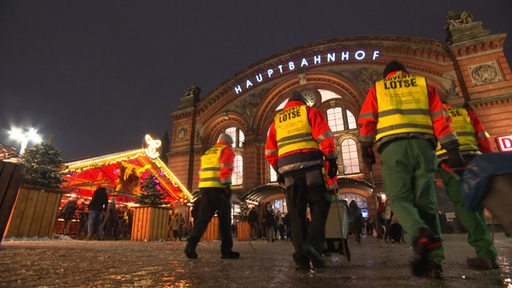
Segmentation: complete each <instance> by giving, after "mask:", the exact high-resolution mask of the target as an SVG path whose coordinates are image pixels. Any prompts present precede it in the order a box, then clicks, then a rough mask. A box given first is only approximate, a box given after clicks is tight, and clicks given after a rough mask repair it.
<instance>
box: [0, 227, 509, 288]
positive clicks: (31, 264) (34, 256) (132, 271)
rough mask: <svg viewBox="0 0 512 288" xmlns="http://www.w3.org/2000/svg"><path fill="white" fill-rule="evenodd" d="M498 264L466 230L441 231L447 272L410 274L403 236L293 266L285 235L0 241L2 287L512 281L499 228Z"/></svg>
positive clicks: (415, 284)
mask: <svg viewBox="0 0 512 288" xmlns="http://www.w3.org/2000/svg"><path fill="white" fill-rule="evenodd" d="M494 237H495V243H496V247H497V249H498V254H499V259H498V263H499V265H500V269H499V270H490V271H476V270H471V269H469V268H468V267H467V265H466V262H465V260H466V258H467V257H469V256H473V252H472V249H471V248H470V247H469V245H468V244H467V243H466V235H465V234H447V235H444V245H445V250H446V256H447V259H446V260H445V262H444V265H443V268H444V272H445V279H444V280H428V279H421V278H415V277H413V276H411V275H410V271H409V266H408V261H409V259H410V256H411V250H410V248H409V246H408V245H407V244H406V243H386V242H384V241H383V240H378V239H376V238H374V237H366V238H363V241H362V243H361V244H356V243H354V242H353V241H352V240H351V239H349V247H350V250H351V254H352V257H351V258H352V259H351V261H350V262H348V261H347V259H346V258H345V257H344V256H343V255H340V254H333V255H330V256H326V260H327V264H328V267H327V268H324V269H317V270H312V271H309V272H298V271H295V267H294V263H293V261H292V258H291V253H292V244H291V243H290V242H288V241H276V242H274V243H269V242H266V241H263V240H257V241H250V242H249V241H238V240H235V241H234V242H235V243H234V250H236V251H239V252H240V253H241V258H240V259H234V260H228V259H220V253H219V250H220V248H219V246H220V242H219V241H208V242H201V243H200V244H199V246H198V248H197V252H198V254H199V258H198V259H187V258H186V257H185V255H184V253H183V249H184V246H185V242H180V241H176V242H171V241H169V242H134V241H128V240H121V241H113V240H112V241H110V240H107V241H85V240H73V239H71V238H67V237H65V238H66V239H59V240H45V241H21V240H16V241H12V240H9V239H4V241H3V242H2V243H1V244H0V277H1V278H0V287H243V288H252V287H258V288H259V287H294V288H297V287H460V288H462V287H465V288H467V287H482V288H486V287H512V284H511V278H512V269H511V263H512V238H508V237H506V236H505V235H504V234H503V233H502V232H498V233H496V234H495V235H494Z"/></svg>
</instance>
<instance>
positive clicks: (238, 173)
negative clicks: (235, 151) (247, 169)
mask: <svg viewBox="0 0 512 288" xmlns="http://www.w3.org/2000/svg"><path fill="white" fill-rule="evenodd" d="M243 164H244V163H243V158H242V156H240V155H236V156H235V163H234V167H233V175H232V177H231V181H233V185H242V180H243V176H244V175H243V166H244V165H243Z"/></svg>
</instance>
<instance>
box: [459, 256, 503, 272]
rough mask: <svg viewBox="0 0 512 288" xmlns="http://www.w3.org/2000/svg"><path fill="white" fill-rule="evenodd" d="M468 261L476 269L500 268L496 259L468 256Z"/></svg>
mask: <svg viewBox="0 0 512 288" xmlns="http://www.w3.org/2000/svg"><path fill="white" fill-rule="evenodd" d="M466 262H467V263H468V266H469V267H470V268H472V269H476V270H490V269H498V268H499V266H498V264H497V263H496V261H493V260H489V259H484V258H481V257H473V258H468V259H467V260H466Z"/></svg>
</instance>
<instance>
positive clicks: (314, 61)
mask: <svg viewBox="0 0 512 288" xmlns="http://www.w3.org/2000/svg"><path fill="white" fill-rule="evenodd" d="M379 56H380V51H379V50H374V51H370V52H367V51H364V50H357V51H355V52H350V51H343V52H339V53H336V52H332V53H327V54H325V55H315V56H313V57H310V58H306V57H305V58H302V59H300V60H296V61H290V62H288V63H283V64H279V65H277V66H275V67H269V68H268V69H267V70H266V71H265V72H261V73H257V74H256V75H254V76H253V77H252V78H248V79H246V80H244V81H241V82H242V84H238V85H236V86H235V87H234V90H235V93H236V94H241V93H242V92H244V91H245V90H247V89H250V88H252V87H253V86H254V85H256V84H261V83H263V82H264V81H266V80H270V79H272V78H274V77H277V76H279V75H281V74H284V73H287V72H292V71H295V70H296V69H303V68H307V67H311V66H318V65H322V64H333V63H336V62H346V61H353V60H355V61H363V60H371V61H373V60H375V59H377V58H379Z"/></svg>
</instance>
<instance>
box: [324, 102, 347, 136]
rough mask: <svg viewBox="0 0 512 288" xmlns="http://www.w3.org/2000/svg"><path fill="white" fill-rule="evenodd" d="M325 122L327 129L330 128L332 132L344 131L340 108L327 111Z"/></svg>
mask: <svg viewBox="0 0 512 288" xmlns="http://www.w3.org/2000/svg"><path fill="white" fill-rule="evenodd" d="M327 122H328V123H329V127H331V130H332V131H333V132H334V131H342V130H344V129H345V126H344V123H343V114H342V112H341V107H335V108H329V109H327Z"/></svg>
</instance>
